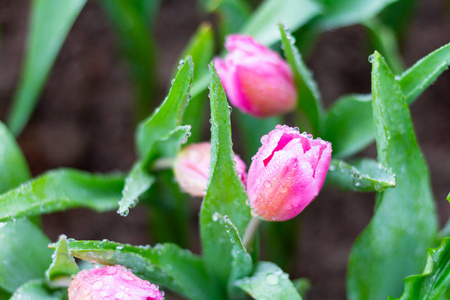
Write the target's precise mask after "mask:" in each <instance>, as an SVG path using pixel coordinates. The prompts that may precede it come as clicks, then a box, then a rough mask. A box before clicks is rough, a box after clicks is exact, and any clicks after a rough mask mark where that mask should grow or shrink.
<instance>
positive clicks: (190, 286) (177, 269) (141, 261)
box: [51, 239, 221, 300]
mask: <svg viewBox="0 0 450 300" xmlns="http://www.w3.org/2000/svg"><path fill="white" fill-rule="evenodd" d="M51 246H52V247H53V248H54V247H56V245H55V244H53V245H51ZM69 249H70V251H71V254H72V255H73V256H74V257H77V258H80V259H83V260H87V261H90V262H92V261H95V262H97V263H99V264H106V265H114V264H119V265H124V266H126V267H127V268H130V269H131V270H132V271H133V273H135V274H136V275H138V276H141V277H142V278H144V279H145V280H149V281H150V282H152V283H155V284H159V285H162V286H164V287H167V288H170V289H171V290H173V291H174V292H177V293H179V294H181V295H183V296H185V297H188V298H191V299H204V300H209V299H211V300H214V299H221V298H220V297H219V294H218V293H217V291H216V289H215V285H214V283H213V282H212V280H211V278H210V277H209V275H208V272H207V271H206V268H205V265H204V263H203V261H202V260H201V258H200V257H198V256H196V255H194V254H192V253H191V252H190V251H188V250H184V249H181V248H179V247H178V246H177V245H175V244H159V245H156V246H154V247H150V246H132V245H129V244H120V243H115V242H109V241H106V240H104V241H101V242H100V241H74V240H70V239H69Z"/></svg>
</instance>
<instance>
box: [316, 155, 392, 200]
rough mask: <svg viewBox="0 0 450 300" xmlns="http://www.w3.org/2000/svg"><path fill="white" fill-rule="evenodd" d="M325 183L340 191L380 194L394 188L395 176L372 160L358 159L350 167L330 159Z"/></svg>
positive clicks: (342, 162)
mask: <svg viewBox="0 0 450 300" xmlns="http://www.w3.org/2000/svg"><path fill="white" fill-rule="evenodd" d="M325 182H326V183H327V184H329V185H334V186H337V187H339V188H340V189H342V190H352V191H358V192H382V191H384V190H385V189H387V188H392V187H395V174H394V173H392V171H391V170H390V169H389V168H386V167H385V166H383V164H381V163H379V162H377V161H375V160H372V159H360V160H357V161H354V162H352V164H351V165H350V164H348V163H346V162H344V161H342V160H339V159H331V162H330V168H329V170H328V174H327V177H326V181H325Z"/></svg>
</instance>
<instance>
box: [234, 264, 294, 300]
mask: <svg viewBox="0 0 450 300" xmlns="http://www.w3.org/2000/svg"><path fill="white" fill-rule="evenodd" d="M236 285H237V286H239V287H240V288H241V289H243V290H244V291H246V292H247V293H248V294H249V295H250V296H252V297H253V298H254V299H256V300H267V299H286V300H301V299H302V297H301V296H300V295H299V294H298V292H297V290H296V288H295V287H294V285H293V284H292V282H291V281H290V280H289V275H288V274H286V273H284V272H283V271H282V270H281V269H280V268H279V267H278V266H277V265H275V264H273V263H270V262H259V263H258V264H257V265H256V269H255V272H254V273H253V275H252V276H251V277H246V278H243V279H241V280H238V281H237V282H236Z"/></svg>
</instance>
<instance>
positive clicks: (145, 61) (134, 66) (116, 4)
mask: <svg viewBox="0 0 450 300" xmlns="http://www.w3.org/2000/svg"><path fill="white" fill-rule="evenodd" d="M158 2H159V1H155V0H152V1H147V0H133V1H128V0H102V1H100V3H101V4H102V6H103V8H104V9H105V11H106V13H107V14H108V16H109V18H110V20H111V22H112V24H113V25H114V27H115V29H116V31H117V33H118V34H119V37H120V41H121V44H122V48H123V52H124V55H125V57H126V59H127V60H128V63H129V65H130V69H131V75H132V76H133V81H134V85H135V91H136V93H137V95H136V106H135V109H136V115H137V119H138V120H142V119H144V118H146V117H147V116H148V114H149V112H150V109H151V106H152V101H153V99H154V98H155V96H156V92H155V89H156V84H157V81H156V80H155V78H156V58H155V57H156V44H155V41H154V40H153V38H152V34H151V32H150V30H149V23H150V20H149V19H148V18H151V17H156V12H153V11H152V10H157V9H158V6H159V5H158V4H159V3H158ZM149 3H154V4H149ZM144 10H145V11H144Z"/></svg>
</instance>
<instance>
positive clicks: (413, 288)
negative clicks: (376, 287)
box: [389, 238, 450, 300]
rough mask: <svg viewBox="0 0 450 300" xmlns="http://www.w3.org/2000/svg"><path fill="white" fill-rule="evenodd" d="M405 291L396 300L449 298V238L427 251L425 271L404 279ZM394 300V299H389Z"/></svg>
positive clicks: (441, 299)
mask: <svg viewBox="0 0 450 300" xmlns="http://www.w3.org/2000/svg"><path fill="white" fill-rule="evenodd" d="M404 281H405V291H404V292H403V295H402V296H401V297H400V298H398V300H415V299H422V300H445V299H449V298H450V238H444V239H443V240H442V243H441V245H440V246H439V247H437V248H434V249H428V259H427V264H426V266H425V270H424V271H423V272H422V274H420V275H413V276H409V277H406V278H405V280H404ZM389 299H394V298H391V297H390V298H389Z"/></svg>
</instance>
